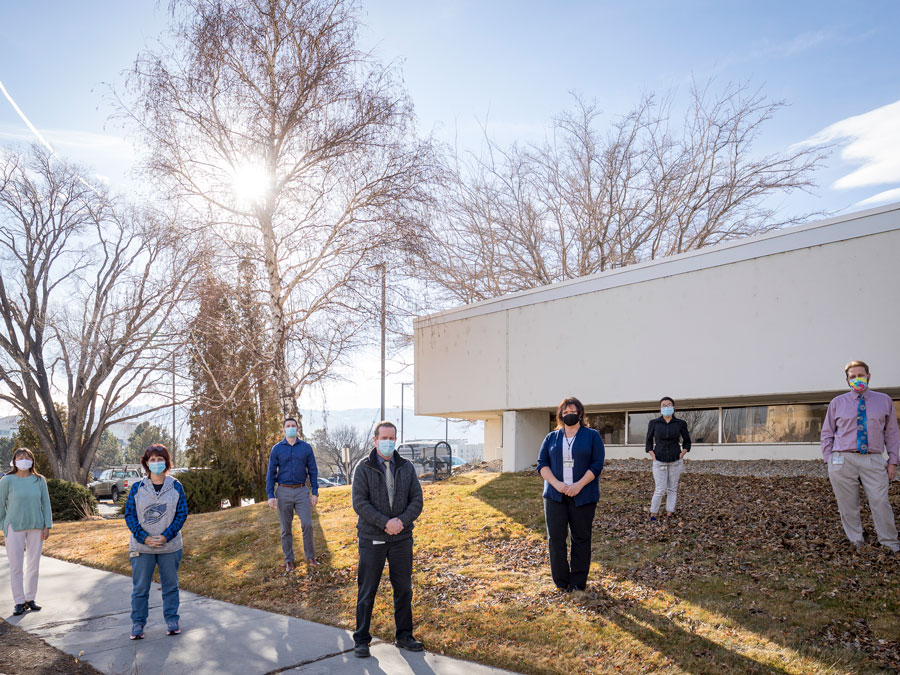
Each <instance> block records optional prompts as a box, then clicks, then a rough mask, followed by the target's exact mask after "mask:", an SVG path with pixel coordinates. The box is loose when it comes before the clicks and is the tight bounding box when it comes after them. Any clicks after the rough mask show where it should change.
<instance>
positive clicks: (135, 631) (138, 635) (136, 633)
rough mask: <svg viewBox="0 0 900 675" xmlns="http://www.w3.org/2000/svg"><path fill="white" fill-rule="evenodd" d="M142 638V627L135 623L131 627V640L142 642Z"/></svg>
mask: <svg viewBox="0 0 900 675" xmlns="http://www.w3.org/2000/svg"><path fill="white" fill-rule="evenodd" d="M143 638H144V627H143V626H142V625H141V624H139V623H136V624H134V625H133V626H132V627H131V639H132V640H142V639H143Z"/></svg>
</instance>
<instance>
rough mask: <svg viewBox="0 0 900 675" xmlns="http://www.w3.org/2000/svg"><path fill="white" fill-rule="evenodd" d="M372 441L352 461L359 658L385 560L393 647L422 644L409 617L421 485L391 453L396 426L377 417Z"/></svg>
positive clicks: (409, 466) (364, 649)
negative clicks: (366, 451) (391, 605)
mask: <svg viewBox="0 0 900 675" xmlns="http://www.w3.org/2000/svg"><path fill="white" fill-rule="evenodd" d="M373 441H374V443H375V449H374V450H372V452H371V454H370V455H369V456H368V457H367V458H366V459H364V460H362V461H361V462H360V463H359V464H358V465H357V467H356V471H355V473H354V476H353V510H354V511H356V513H357V515H358V516H359V519H358V520H357V522H356V529H357V532H358V533H359V572H358V574H357V585H358V591H357V596H356V632H355V633H353V642H354V645H355V646H354V649H353V653H354V654H355V655H356V656H358V657H360V658H364V657H366V656H369V643H370V642H371V641H372V635H371V634H370V633H369V625H370V624H371V621H372V607H373V606H374V605H375V594H376V593H377V592H378V584H379V582H380V581H381V573H382V572H383V571H384V562H385V560H387V562H388V565H389V566H390V571H389V575H390V580H391V587H392V588H393V590H394V623H395V624H396V633H395V635H396V642H397V646H398V647H401V648H402V649H408V650H409V651H413V652H420V651H422V650H423V646H422V643H421V642H419V641H418V640H416V639H415V638H414V637H413V620H412V560H413V539H412V530H413V523H414V522H415V520H416V518H418V517H419V514H420V513H422V486H421V485H419V478H418V476H416V470H415V467H414V466H413V465H412V464H411V463H410V462H409V461H407V460H406V459H404V458H403V457H400V456H399V455H398V454H396V453H395V452H394V448H395V445H396V443H397V427H395V426H394V425H393V424H392V423H391V422H379V423H378V424H377V425H375V436H374V438H373Z"/></svg>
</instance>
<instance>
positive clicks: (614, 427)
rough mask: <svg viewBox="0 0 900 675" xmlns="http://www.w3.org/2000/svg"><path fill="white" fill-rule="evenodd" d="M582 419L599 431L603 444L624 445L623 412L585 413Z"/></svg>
mask: <svg viewBox="0 0 900 675" xmlns="http://www.w3.org/2000/svg"><path fill="white" fill-rule="evenodd" d="M584 421H585V422H586V423H587V426H589V427H590V428H591V429H596V430H597V431H599V432H600V436H602V437H603V443H604V444H605V445H625V413H623V412H614V413H585V414H584Z"/></svg>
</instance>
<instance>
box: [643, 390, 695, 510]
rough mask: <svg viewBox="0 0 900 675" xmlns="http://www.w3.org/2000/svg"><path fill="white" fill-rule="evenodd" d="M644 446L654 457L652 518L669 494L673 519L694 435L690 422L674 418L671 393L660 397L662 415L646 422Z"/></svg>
mask: <svg viewBox="0 0 900 675" xmlns="http://www.w3.org/2000/svg"><path fill="white" fill-rule="evenodd" d="M679 439H680V440H681V445H679V444H678V441H679ZM644 449H645V451H646V452H647V453H648V454H649V455H650V458H651V459H652V460H653V481H654V483H655V489H654V490H653V498H652V499H651V500H650V520H651V521H654V520H656V518H657V516H658V515H659V507H660V505H661V504H662V498H663V495H665V496H666V518H667V519H668V518H671V517H672V515H673V514H674V513H675V503H676V502H677V501H678V481H679V480H681V472H682V471H683V470H684V456H685V455H686V454H687V453H688V452H690V450H691V435H690V433H688V428H687V423H686V422H685V421H684V420H682V419H679V418H677V417H675V400H674V399H672V398H671V397H669V396H663V397H662V398H661V399H660V400H659V417H657V418H656V419H654V420H650V424H648V425H647V440H646V443H645V444H644Z"/></svg>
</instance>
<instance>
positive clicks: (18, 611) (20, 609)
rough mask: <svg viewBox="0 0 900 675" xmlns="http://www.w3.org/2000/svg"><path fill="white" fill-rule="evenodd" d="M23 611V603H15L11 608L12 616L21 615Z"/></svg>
mask: <svg viewBox="0 0 900 675" xmlns="http://www.w3.org/2000/svg"><path fill="white" fill-rule="evenodd" d="M24 613H25V605H16V606H15V607H14V608H13V616H21V615H22V614H24Z"/></svg>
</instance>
